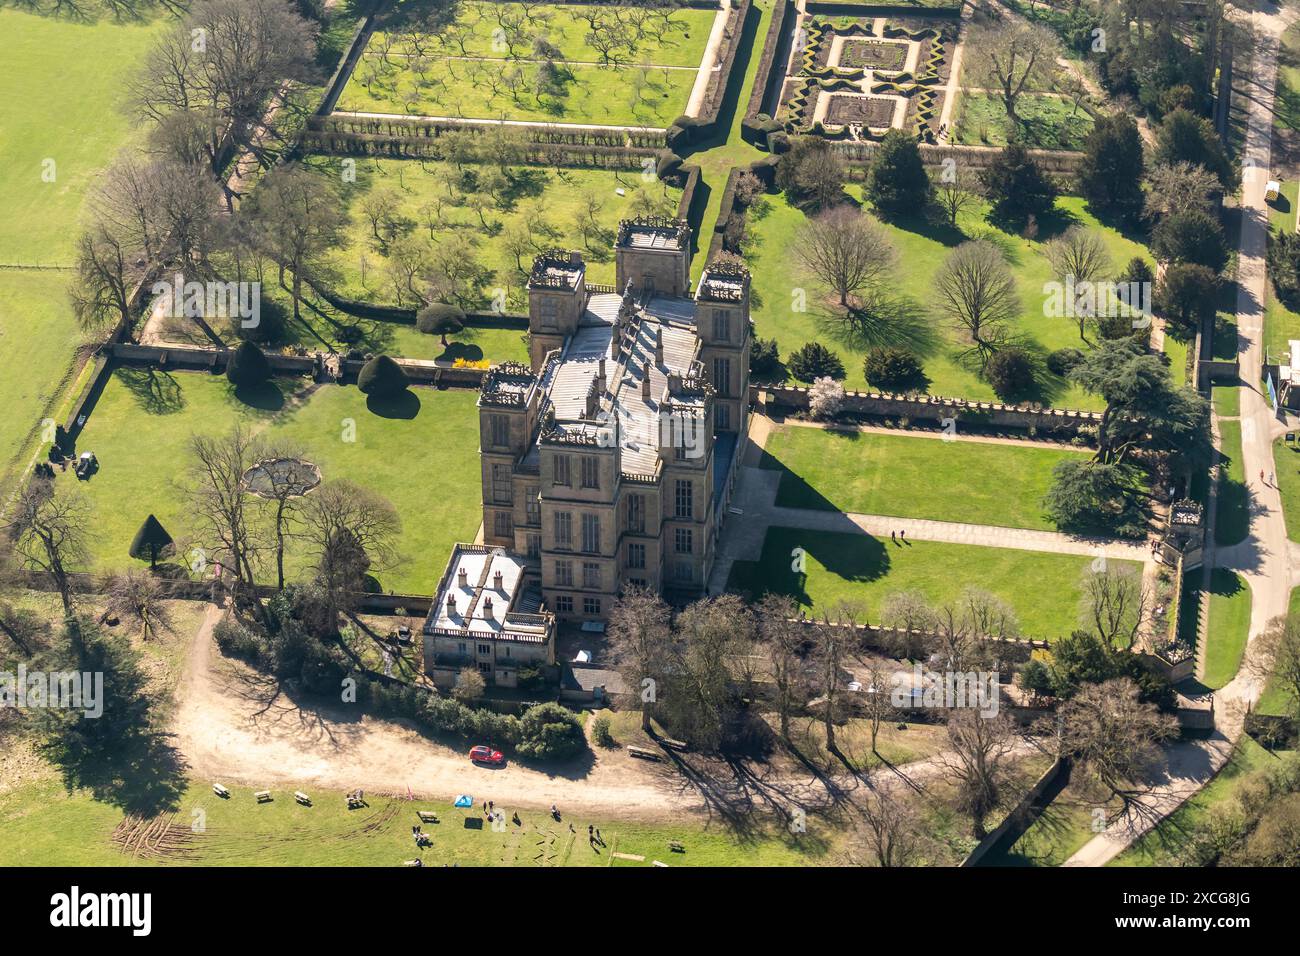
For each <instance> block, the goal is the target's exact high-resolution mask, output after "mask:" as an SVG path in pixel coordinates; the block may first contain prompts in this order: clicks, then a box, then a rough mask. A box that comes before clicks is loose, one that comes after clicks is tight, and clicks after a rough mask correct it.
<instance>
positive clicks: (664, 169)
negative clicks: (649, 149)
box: [655, 150, 682, 182]
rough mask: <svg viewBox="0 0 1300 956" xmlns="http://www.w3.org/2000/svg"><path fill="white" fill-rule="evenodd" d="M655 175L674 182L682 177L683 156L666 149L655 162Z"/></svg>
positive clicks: (665, 180)
mask: <svg viewBox="0 0 1300 956" xmlns="http://www.w3.org/2000/svg"><path fill="white" fill-rule="evenodd" d="M655 175H656V176H658V177H659V178H660V179H661V180H663V181H664V182H673V181H675V180H678V179H680V178H681V175H682V158H681V157H680V156H678V155H676V154H675V153H672V152H670V151H668V150H664V151H663V152H661V153H660V154H659V160H658V161H657V162H656V163H655Z"/></svg>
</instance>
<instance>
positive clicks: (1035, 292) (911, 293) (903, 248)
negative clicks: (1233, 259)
mask: <svg viewBox="0 0 1300 956" xmlns="http://www.w3.org/2000/svg"><path fill="white" fill-rule="evenodd" d="M850 191H851V192H852V193H853V194H854V196H855V198H858V199H860V198H861V191H860V187H858V186H856V185H854V186H852V187H850ZM766 199H767V202H766V211H765V212H760V213H759V214H757V215H755V214H754V213H753V212H751V215H750V233H751V235H752V236H753V242H752V243H751V245H750V247H749V248H748V249H747V250H746V254H745V257H746V259H747V260H748V262H749V267H750V270H751V271H752V272H753V274H754V282H753V289H754V296H753V300H754V312H753V314H754V323H755V326H756V329H757V334H758V335H759V336H761V337H763V338H773V337H775V338H776V340H777V343H778V345H779V348H780V352H781V356H782V357H783V358H787V357H788V356H789V355H790V353H791V352H793V351H794V350H795V349H797V348H799V347H800V346H801V345H803V344H804V343H806V342H809V341H819V342H822V343H824V344H825V345H827V346H828V347H830V348H831V349H832V350H833V351H835V352H837V353H838V354H839V356H840V358H841V359H842V360H843V362H844V367H845V371H846V372H847V377H846V379H845V382H844V385H845V387H846V388H857V389H864V388H866V387H867V383H866V379H865V376H864V375H863V371H862V359H863V356H864V355H865V353H866V351H867V349H868V348H869V347H870V346H871V345H872V344H876V343H877V342H879V343H882V344H884V343H890V344H897V345H902V346H904V347H906V348H909V349H911V350H912V351H914V352H916V353H917V354H918V355H920V356H921V359H922V363H923V365H924V371H925V374H926V376H928V378H929V386H928V388H927V391H929V392H930V393H931V394H934V395H949V396H960V397H964V398H968V399H973V400H979V401H995V400H996V396H995V395H994V392H993V389H992V388H991V387H990V386H989V385H988V384H987V383H985V382H984V381H983V380H982V379H981V378H980V377H979V374H978V370H977V369H975V368H973V367H971V365H970V364H969V363H967V362H966V361H964V360H963V359H962V358H961V356H960V352H961V350H962V348H961V344H960V342H959V340H958V333H957V332H956V330H954V329H953V328H952V324H951V322H950V321H949V320H948V319H947V318H946V317H944V316H941V315H939V314H937V313H936V312H935V311H934V310H935V296H934V291H933V290H934V276H935V273H936V272H937V271H938V270H939V268H940V267H941V266H942V264H943V261H944V259H945V258H946V257H947V255H948V254H949V253H950V252H951V251H952V249H953V248H955V247H956V246H957V245H959V244H961V243H962V242H965V241H967V240H969V239H974V238H988V239H990V240H992V241H995V242H997V243H998V245H1000V246H1001V247H1002V248H1003V250H1004V252H1005V254H1006V255H1007V259H1008V263H1009V264H1010V267H1011V270H1012V272H1013V274H1014V275H1015V277H1016V280H1017V283H1016V284H1017V289H1018V292H1019V294H1020V300H1021V311H1020V317H1019V319H1018V320H1017V321H1016V322H1015V323H1014V324H1013V327H1012V331H1013V332H1014V333H1016V334H1018V335H1020V336H1022V337H1024V339H1025V340H1026V343H1027V344H1028V345H1029V346H1030V347H1032V348H1033V349H1034V350H1036V351H1038V352H1040V353H1041V354H1042V355H1044V356H1045V355H1046V354H1047V353H1049V352H1051V351H1053V350H1055V349H1059V348H1067V347H1068V348H1080V347H1086V346H1084V343H1081V342H1080V339H1079V329H1078V326H1077V325H1076V324H1075V323H1074V321H1073V320H1072V319H1070V318H1067V317H1047V316H1046V315H1045V314H1044V312H1045V296H1044V293H1043V287H1044V284H1045V283H1047V282H1050V281H1054V278H1053V275H1052V270H1051V266H1050V265H1049V263H1048V261H1047V257H1046V255H1045V252H1044V247H1045V240H1047V239H1049V238H1050V237H1051V236H1053V235H1055V234H1057V233H1058V232H1059V231H1060V230H1061V229H1063V228H1065V227H1066V226H1068V225H1070V224H1073V223H1076V222H1077V223H1079V224H1081V225H1084V226H1086V227H1087V228H1089V229H1095V230H1098V231H1099V232H1100V233H1101V235H1102V237H1103V238H1104V239H1105V242H1106V246H1107V248H1108V250H1109V252H1110V259H1111V263H1112V266H1113V268H1114V269H1115V270H1116V271H1118V270H1119V269H1122V268H1123V267H1124V265H1125V264H1126V263H1127V262H1128V261H1129V259H1131V258H1132V257H1133V256H1146V250H1145V249H1144V247H1143V246H1142V245H1141V244H1139V243H1138V242H1135V241H1133V240H1132V239H1129V238H1126V237H1125V236H1123V235H1121V234H1120V233H1119V232H1117V231H1115V230H1114V229H1110V228H1108V227H1105V226H1103V225H1101V224H1100V223H1099V222H1098V221H1097V219H1096V218H1095V217H1094V216H1092V215H1091V214H1090V213H1089V212H1088V211H1087V209H1086V208H1085V207H1084V202H1083V200H1082V199H1080V198H1078V197H1076V196H1065V197H1062V198H1061V199H1060V200H1059V201H1058V203H1057V207H1058V209H1059V210H1060V214H1061V219H1060V222H1058V223H1043V224H1042V226H1043V229H1042V232H1041V233H1040V235H1039V237H1038V239H1035V240H1030V239H1025V238H1024V237H1022V236H1016V235H1011V234H1008V233H1005V232H1003V231H1001V230H999V229H997V228H996V227H994V226H993V225H991V224H990V223H988V222H987V221H986V220H985V215H986V213H987V208H986V207H984V206H983V205H976V204H972V208H971V209H968V210H967V211H965V212H964V213H963V215H962V216H961V218H960V219H959V220H958V225H959V226H960V232H958V231H954V230H949V229H946V228H943V227H941V226H936V225H935V224H934V223H933V222H930V221H928V220H927V221H921V220H915V221H900V222H898V223H888V224H886V225H885V230H886V232H887V234H888V235H889V237H890V240H891V241H892V242H893V244H894V246H895V248H896V249H897V251H898V262H899V265H898V266H897V268H896V271H895V278H896V285H895V287H894V289H893V291H896V292H897V293H898V294H899V295H901V296H902V297H904V300H905V301H904V303H903V304H902V305H900V307H899V310H898V313H897V314H898V315H899V316H900V318H899V319H898V320H896V321H894V322H893V323H889V324H887V325H886V326H885V327H884V328H883V329H882V330H880V332H879V333H878V334H876V335H873V336H864V335H862V334H861V333H858V332H855V331H852V330H850V329H847V328H846V327H845V325H844V324H843V323H842V322H840V321H839V320H838V319H836V318H835V317H834V316H833V314H832V310H831V308H830V307H829V305H823V303H822V298H823V296H824V293H823V292H821V291H819V283H818V280H817V279H816V278H815V277H814V276H813V275H812V274H811V273H810V272H809V271H808V270H807V269H806V268H805V267H803V266H802V264H801V263H799V261H798V260H797V259H796V257H795V256H793V255H792V254H791V250H792V249H793V248H794V247H795V245H796V242H797V240H796V236H797V233H798V230H799V228H800V227H801V226H802V225H803V223H804V222H805V216H804V213H803V212H802V211H801V210H799V209H797V208H795V207H793V206H791V205H790V204H789V203H787V202H786V200H785V197H784V196H783V195H778V196H768V197H766ZM805 304H806V310H805V311H796V308H798V307H800V306H801V305H805ZM1038 392H1039V394H1038V395H1037V396H1028V397H1037V398H1038V399H1039V400H1041V401H1043V402H1045V403H1048V404H1051V405H1054V406H1056V407H1058V408H1081V409H1089V410H1099V409H1101V408H1102V407H1103V403H1102V401H1101V399H1100V398H1098V397H1097V396H1095V395H1090V394H1088V393H1087V392H1085V391H1083V390H1082V389H1081V388H1079V387H1077V386H1074V385H1071V384H1069V383H1068V382H1066V381H1065V380H1063V379H1062V378H1060V377H1058V376H1055V375H1052V374H1051V373H1050V372H1048V371H1047V370H1046V369H1043V370H1042V372H1041V374H1040V376H1039V385H1038Z"/></svg>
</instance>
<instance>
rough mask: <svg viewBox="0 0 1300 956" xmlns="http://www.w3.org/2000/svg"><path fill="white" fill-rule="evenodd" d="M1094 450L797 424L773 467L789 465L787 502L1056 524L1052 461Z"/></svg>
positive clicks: (774, 440)
mask: <svg viewBox="0 0 1300 956" xmlns="http://www.w3.org/2000/svg"><path fill="white" fill-rule="evenodd" d="M959 427H960V426H959ZM1084 454H1086V453H1084V452H1075V451H1067V450H1064V449H1060V448H1054V447H1050V446H1043V447H1040V448H1034V447H1027V446H1022V445H996V444H989V443H983V442H973V441H942V440H940V439H938V438H934V437H929V436H908V435H902V434H899V435H884V434H879V433H873V432H858V431H826V430H823V429H820V428H807V427H803V426H796V425H787V426H785V427H782V428H779V429H778V430H776V431H775V432H773V433H772V435H771V437H770V438H769V439H768V442H767V448H766V453H765V455H764V456H763V467H765V468H769V469H773V470H777V471H780V472H781V473H782V474H781V485H780V488H779V489H778V491H777V496H776V503H777V504H778V505H781V506H783V507H790V508H818V509H821V510H824V511H852V512H858V513H862V514H883V515H900V516H906V517H909V518H928V519H932V520H935V521H957V522H965V523H969V524H986V525H1000V526H1003V527H1008V528H1032V529H1041V530H1054V526H1053V525H1052V524H1051V523H1050V522H1049V521H1048V520H1047V519H1046V518H1045V517H1044V516H1043V514H1042V509H1041V507H1040V502H1041V501H1042V499H1043V496H1044V495H1045V494H1046V493H1047V491H1048V488H1049V487H1050V486H1051V483H1052V468H1053V467H1054V466H1055V465H1056V464H1057V463H1058V462H1061V461H1065V460H1067V459H1070V458H1077V457H1080V456H1081V455H1084ZM954 488H960V490H961V493H960V494H954V493H953V489H954Z"/></svg>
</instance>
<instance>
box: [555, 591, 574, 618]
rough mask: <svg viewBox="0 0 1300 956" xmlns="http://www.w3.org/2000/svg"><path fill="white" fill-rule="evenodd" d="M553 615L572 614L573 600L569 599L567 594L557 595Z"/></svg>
mask: <svg viewBox="0 0 1300 956" xmlns="http://www.w3.org/2000/svg"><path fill="white" fill-rule="evenodd" d="M555 613H556V614H572V613H573V598H572V597H570V596H569V595H567V594H560V595H557V596H556V598H555Z"/></svg>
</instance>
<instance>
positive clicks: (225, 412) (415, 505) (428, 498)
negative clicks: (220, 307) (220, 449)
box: [58, 369, 482, 594]
mask: <svg viewBox="0 0 1300 956" xmlns="http://www.w3.org/2000/svg"><path fill="white" fill-rule="evenodd" d="M274 384H275V385H276V386H278V387H277V388H275V389H272V390H269V391H268V392H267V393H266V394H262V395H259V396H257V398H256V399H255V401H256V402H257V404H256V405H251V404H248V403H247V402H244V401H241V400H240V398H238V397H236V395H235V393H234V390H233V389H232V387H231V386H230V384H229V383H228V382H227V381H226V380H225V378H224V377H219V376H210V375H207V374H205V373H200V372H180V373H175V374H169V373H166V372H158V371H149V370H142V369H119V370H118V371H117V372H116V373H115V374H114V375H113V377H112V379H111V381H110V382H109V384H108V386H107V387H106V388H105V390H104V394H103V395H102V396H101V397H100V399H99V401H98V403H97V404H96V405H95V408H94V410H93V412H92V413H91V416H90V420H89V422H88V423H87V425H86V428H85V430H84V431H83V432H82V434H81V436H80V438H79V440H78V449H79V450H81V451H93V452H94V453H95V455H96V456H97V457H98V459H99V462H100V470H99V472H98V473H97V474H95V475H94V476H93V477H92V478H91V480H90V481H89V482H86V483H84V484H83V485H82V488H83V489H84V491H85V494H86V496H87V498H88V499H89V504H90V506H91V508H92V509H93V516H94V517H93V521H94V528H93V530H92V532H91V535H90V547H91V550H92V555H91V556H92V561H93V569H94V570H97V571H105V570H108V569H110V568H116V567H121V566H123V565H125V564H128V563H130V559H129V558H128V557H127V550H128V547H129V545H130V543H131V538H132V537H133V536H134V535H135V532H136V530H137V529H138V528H139V527H140V524H141V522H142V521H143V520H144V519H145V517H146V516H147V515H148V514H149V513H150V512H152V513H153V514H155V515H156V516H157V517H158V520H159V521H161V522H162V523H163V525H164V526H165V527H166V528H167V529H168V530H169V531H170V533H171V534H172V537H173V538H175V539H177V540H180V539H182V538H183V537H187V536H190V535H191V534H193V532H194V530H195V529H194V527H193V525H192V523H191V522H190V520H189V519H188V511H189V508H188V505H187V504H186V501H185V495H184V491H183V487H184V482H185V473H186V471H187V469H188V468H189V465H190V460H189V454H188V452H187V450H186V442H187V441H188V440H189V438H190V436H191V435H192V434H195V433H199V434H208V435H213V434H221V433H223V432H225V431H226V430H228V429H229V428H230V427H231V426H232V425H233V424H234V423H235V422H237V421H242V422H244V423H245V424H247V425H249V426H250V427H253V428H255V429H257V430H259V431H260V432H261V433H263V434H264V435H265V436H266V437H267V438H269V439H272V440H284V441H286V442H292V443H295V444H296V445H298V446H300V447H301V448H302V450H303V452H304V453H305V455H306V456H307V457H308V458H309V459H310V460H312V461H313V462H315V463H316V464H317V465H318V466H320V469H321V472H322V475H323V477H324V478H325V480H327V481H328V480H330V479H332V478H347V479H349V480H351V481H354V482H356V483H357V484H359V485H363V486H365V487H367V488H370V489H372V490H374V491H376V492H378V493H379V494H382V495H384V496H385V497H387V498H388V500H389V501H391V502H392V503H393V505H394V507H395V508H396V509H397V511H398V514H399V515H400V517H401V519H402V532H401V535H400V538H399V540H398V550H399V552H400V553H401V556H402V558H403V559H404V560H403V561H402V562H401V563H400V564H399V565H398V566H397V567H395V568H393V569H392V570H391V571H389V572H383V571H377V572H376V576H377V577H378V578H379V579H380V582H381V584H382V585H383V587H384V588H385V589H391V590H395V591H398V592H399V593H401V592H408V593H411V592H414V593H417V594H428V593H431V592H432V590H433V587H434V585H435V584H436V583H437V581H438V578H439V576H440V575H441V574H442V571H443V568H444V566H445V564H446V560H447V555H448V553H449V550H450V547H451V545H452V544H453V543H454V542H456V541H473V540H474V536H475V534H476V533H477V530H478V527H479V525H480V523H481V521H482V511H481V509H480V501H481V496H480V492H479V483H480V477H479V460H478V414H477V412H476V410H475V400H476V399H477V397H478V396H477V393H476V392H474V391H472V390H466V389H459V390H457V389H451V390H447V391H435V390H432V389H418V390H413V391H412V393H411V394H412V400H411V403H410V405H411V407H410V408H406V409H404V410H403V411H402V412H401V414H403V415H406V416H413V417H384V416H383V415H380V414H376V413H374V412H372V411H370V410H369V409H368V408H367V402H366V398H365V396H363V395H362V394H361V393H360V392H358V391H357V390H356V389H355V388H354V387H350V386H348V387H344V386H337V385H324V386H319V387H315V388H313V387H311V386H310V385H308V383H306V382H302V381H298V380H294V379H278V380H276V382H275V383H274ZM281 389H282V390H283V394H281V391H280V390H281ZM390 414H393V413H390ZM352 428H354V429H355V433H354V434H349V430H350V429H352ZM349 437H352V438H354V440H352V441H348V440H347V439H348V438H349ZM431 449H433V450H438V451H439V454H438V464H437V467H436V468H430V467H429V457H428V456H429V454H430V450H431ZM58 481H59V484H60V486H62V487H63V488H65V489H70V488H71V487H74V486H76V484H77V479H76V478H75V477H74V476H73V475H72V473H71V472H68V473H66V474H61V475H60V476H59V479H58ZM435 501H436V502H440V504H439V506H438V507H430V502H435ZM195 544H202V542H197V541H196V542H195ZM305 561H306V557H305V555H304V554H302V553H301V551H300V550H291V552H290V554H289V560H288V562H287V563H288V565H289V568H288V570H289V575H290V577H291V578H292V577H294V576H295V575H300V574H301V573H303V571H304V563H305ZM263 573H264V574H265V575H267V577H266V580H268V581H270V580H273V577H271V576H272V575H273V574H274V566H273V564H269V565H268V566H267V567H266V568H264V569H263Z"/></svg>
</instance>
